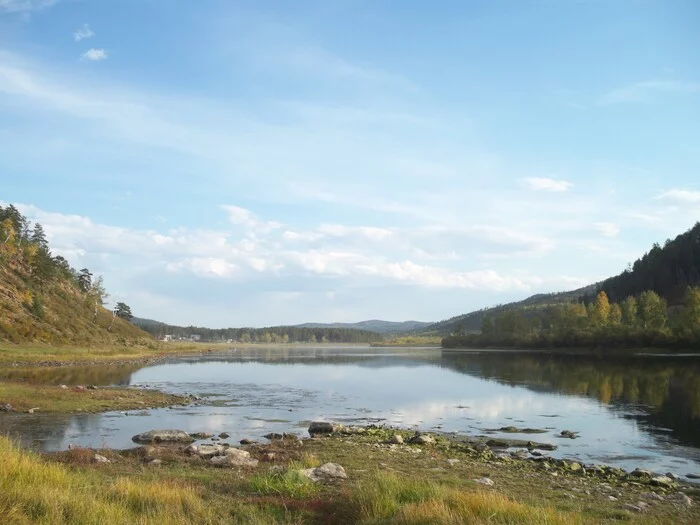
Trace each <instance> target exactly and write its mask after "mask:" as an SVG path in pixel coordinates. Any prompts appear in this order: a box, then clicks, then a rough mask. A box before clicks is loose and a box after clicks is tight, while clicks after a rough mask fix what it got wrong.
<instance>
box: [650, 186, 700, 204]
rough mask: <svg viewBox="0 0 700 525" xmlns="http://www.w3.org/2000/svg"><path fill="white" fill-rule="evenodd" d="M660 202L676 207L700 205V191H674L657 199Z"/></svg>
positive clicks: (669, 191) (666, 192) (667, 192)
mask: <svg viewBox="0 0 700 525" xmlns="http://www.w3.org/2000/svg"><path fill="white" fill-rule="evenodd" d="M656 198H657V199H658V200H660V201H663V202H665V203H667V204H672V205H675V206H688V205H697V204H700V191H693V190H683V189H673V190H668V191H665V192H663V193H662V194H661V195H659V196H658V197H656Z"/></svg>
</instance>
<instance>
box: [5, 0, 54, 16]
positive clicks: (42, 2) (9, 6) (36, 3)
mask: <svg viewBox="0 0 700 525" xmlns="http://www.w3.org/2000/svg"><path fill="white" fill-rule="evenodd" d="M57 2H58V0H0V12H2V11H5V12H8V13H21V12H26V11H39V10H40V9H44V8H46V7H51V6H52V5H54V4H56V3H57Z"/></svg>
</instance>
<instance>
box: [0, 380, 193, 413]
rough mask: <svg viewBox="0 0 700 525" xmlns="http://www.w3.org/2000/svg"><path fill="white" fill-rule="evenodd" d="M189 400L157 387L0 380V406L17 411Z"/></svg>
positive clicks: (100, 408) (60, 410)
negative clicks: (88, 386) (96, 386)
mask: <svg viewBox="0 0 700 525" xmlns="http://www.w3.org/2000/svg"><path fill="white" fill-rule="evenodd" d="M186 402H188V400H187V399H186V398H184V397H181V396H175V395H171V394H164V393H162V392H158V391H155V390H143V389H134V388H101V389H99V390H86V389H79V388H77V387H68V388H66V389H63V388H61V387H60V386H53V385H51V386H45V385H40V386H37V385H31V384H28V383H17V382H0V405H4V404H5V403H9V404H11V405H12V407H13V408H14V410H15V411H17V412H26V411H27V410H29V409H31V408H37V407H38V408H39V411H40V412H52V413H70V412H103V411H107V410H135V409H144V408H148V407H162V406H171V405H178V404H183V403H186Z"/></svg>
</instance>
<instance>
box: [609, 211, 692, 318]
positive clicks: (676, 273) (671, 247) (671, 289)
mask: <svg viewBox="0 0 700 525" xmlns="http://www.w3.org/2000/svg"><path fill="white" fill-rule="evenodd" d="M688 286H700V222H698V223H696V224H695V226H693V227H692V228H691V229H690V230H688V231H687V232H685V233H682V234H681V235H679V236H678V237H676V238H675V239H673V240H671V239H668V240H667V241H666V242H665V243H664V245H663V248H662V247H661V246H659V244H654V245H653V246H652V248H651V250H649V252H648V253H645V254H644V255H643V256H642V257H640V258H639V259H637V260H636V261H635V262H634V264H632V265H630V267H629V268H628V269H627V270H625V271H624V272H622V273H621V274H620V275H617V276H615V277H610V278H609V279H606V280H605V281H603V282H602V283H601V285H600V287H599V290H598V291H600V290H602V291H604V292H605V293H606V294H607V296H608V298H609V299H610V300H611V301H613V302H617V301H622V300H623V299H624V298H626V297H628V296H632V295H638V294H640V293H641V292H643V291H645V290H651V291H653V292H656V293H657V294H659V295H660V296H661V297H663V298H664V299H666V301H667V302H668V303H669V305H676V304H679V303H681V302H682V301H683V297H684V294H685V291H686V288H687V287H688Z"/></svg>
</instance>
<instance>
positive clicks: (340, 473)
mask: <svg viewBox="0 0 700 525" xmlns="http://www.w3.org/2000/svg"><path fill="white" fill-rule="evenodd" d="M299 472H301V474H302V475H303V476H306V477H307V478H309V479H310V480H311V481H313V482H314V483H316V482H318V481H337V480H341V479H347V477H348V475H347V474H346V473H345V469H344V468H343V467H341V466H340V465H338V464H337V463H324V464H323V465H321V466H320V467H316V468H307V469H303V470H300V471H299Z"/></svg>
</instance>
